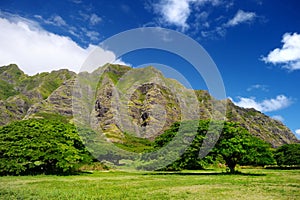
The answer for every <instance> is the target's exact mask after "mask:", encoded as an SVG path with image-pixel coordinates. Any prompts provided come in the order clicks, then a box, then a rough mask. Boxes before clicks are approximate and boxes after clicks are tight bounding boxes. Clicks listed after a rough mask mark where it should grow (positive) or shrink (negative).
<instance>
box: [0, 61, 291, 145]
mask: <svg viewBox="0 0 300 200" xmlns="http://www.w3.org/2000/svg"><path fill="white" fill-rule="evenodd" d="M78 83H80V84H78ZM0 84H1V85H0V86H2V87H3V85H6V86H7V85H9V86H10V87H6V88H8V89H7V90H6V91H4V92H3V91H2V92H1V93H0V97H1V98H0V112H1V113H0V115H1V119H0V124H1V125H3V124H6V123H8V122H10V121H13V120H20V119H23V118H30V117H41V116H42V115H40V113H52V114H58V115H62V116H66V117H67V118H68V119H70V120H72V117H73V116H75V120H78V119H79V120H82V121H84V123H87V124H88V125H91V126H93V127H94V128H96V129H98V130H101V131H102V132H103V133H104V134H105V135H106V137H107V138H109V140H111V141H114V142H122V138H123V137H124V134H123V133H124V132H127V133H132V134H135V135H136V136H138V137H143V138H148V139H150V140H151V139H154V138H155V137H156V136H157V135H159V134H161V133H162V132H163V131H164V130H166V129H167V128H168V127H170V125H171V124H173V123H174V122H176V121H180V120H193V119H212V118H213V119H224V118H226V119H227V120H230V121H236V122H239V123H240V124H241V125H242V126H244V127H245V128H246V129H248V130H249V132H250V133H251V134H253V135H255V136H258V137H260V138H262V139H264V140H265V141H267V142H269V143H271V144H272V145H273V146H274V147H277V146H280V145H282V144H286V143H294V142H297V139H296V137H295V136H294V134H293V133H292V132H291V131H290V130H289V129H288V128H287V127H286V126H284V124H282V123H281V122H279V121H277V120H274V119H271V118H270V117H268V116H266V115H264V114H263V113H260V112H258V111H256V110H254V109H244V108H240V107H237V106H235V105H234V104H233V103H232V102H231V101H230V100H222V101H219V100H215V99H214V98H213V97H211V96H210V95H209V93H208V92H207V91H203V90H196V91H193V90H189V89H186V88H185V87H184V86H182V85H181V84H179V83H178V82H177V81H175V80H172V79H168V78H165V77H164V76H163V75H162V73H161V72H160V71H158V70H156V69H155V68H153V67H147V68H143V69H132V68H130V67H126V66H121V65H106V66H104V67H102V68H100V69H98V70H96V71H95V72H93V73H91V74H89V73H80V74H79V75H78V76H77V79H76V81H75V74H74V73H72V72H69V71H67V70H60V71H56V72H51V73H42V74H38V75H35V76H33V77H29V76H27V75H25V74H24V73H23V72H22V71H21V70H19V69H18V68H17V66H15V65H10V66H6V67H1V68H0ZM78 87H79V88H78ZM74 88H75V89H74ZM72 97H73V99H72ZM72 100H73V102H75V103H74V104H73V107H72ZM74 105H75V106H74ZM225 108H227V109H226V113H225ZM76 116H77V117H76Z"/></svg>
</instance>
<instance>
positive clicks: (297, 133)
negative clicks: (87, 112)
mask: <svg viewBox="0 0 300 200" xmlns="http://www.w3.org/2000/svg"><path fill="white" fill-rule="evenodd" d="M295 133H296V136H297V137H298V138H300V129H297V130H295Z"/></svg>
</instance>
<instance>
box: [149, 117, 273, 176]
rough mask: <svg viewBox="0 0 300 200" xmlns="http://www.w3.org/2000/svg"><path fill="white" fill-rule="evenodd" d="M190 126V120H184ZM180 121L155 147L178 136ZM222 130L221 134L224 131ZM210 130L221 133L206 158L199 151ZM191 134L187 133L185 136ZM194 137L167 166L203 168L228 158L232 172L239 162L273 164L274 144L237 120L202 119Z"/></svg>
mask: <svg viewBox="0 0 300 200" xmlns="http://www.w3.org/2000/svg"><path fill="white" fill-rule="evenodd" d="M184 124H185V126H188V124H189V123H188V122H186V123H184ZM179 127H180V124H179V123H175V124H174V125H173V126H172V127H171V129H169V130H167V131H165V132H164V133H163V134H162V135H160V136H159V137H158V138H156V140H155V147H156V148H161V147H163V146H164V145H166V144H167V143H168V142H170V141H171V140H172V138H174V137H175V136H176V134H177V132H178V130H179ZM220 129H221V134H220V131H219V130H220ZM208 133H210V136H217V135H219V134H220V137H219V140H218V141H217V143H216V144H215V146H214V148H213V149H212V150H211V152H210V153H209V154H208V155H207V156H206V157H204V158H202V159H200V158H199V151H200V148H201V146H202V143H203V141H204V139H205V138H206V137H207V135H208ZM186 136H187V137H188V135H185V134H184V133H183V138H185V137H186ZM190 139H192V140H191V142H190V145H189V146H188V148H187V149H186V151H185V152H184V153H183V154H182V155H181V156H180V158H178V159H177V160H176V161H175V162H173V163H171V164H170V165H168V166H167V167H166V168H164V169H171V170H181V169H201V168H203V167H204V166H205V165H206V164H207V163H213V162H214V161H216V160H220V157H221V158H222V159H223V160H224V161H225V164H226V165H227V166H228V168H229V170H230V172H231V173H234V172H235V167H236V165H237V164H243V165H265V164H273V163H274V159H273V155H272V151H271V147H270V145H269V144H268V143H266V142H264V141H263V140H261V139H259V138H257V137H254V136H252V135H251V134H250V133H248V131H247V130H246V129H244V128H243V127H241V126H240V125H238V124H237V123H233V122H220V121H210V120H200V121H199V124H198V129H197V134H196V135H195V136H194V137H193V138H190Z"/></svg>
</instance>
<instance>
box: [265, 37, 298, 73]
mask: <svg viewBox="0 0 300 200" xmlns="http://www.w3.org/2000/svg"><path fill="white" fill-rule="evenodd" d="M281 42H282V43H283V45H282V47H281V48H276V49H274V50H272V51H271V52H270V53H269V54H268V56H266V57H263V58H262V60H263V61H264V62H265V63H272V64H274V65H277V64H280V65H282V67H283V68H286V69H289V70H291V71H293V70H299V69H300V34H298V33H293V34H292V33H285V34H284V35H283V37H282V41H281Z"/></svg>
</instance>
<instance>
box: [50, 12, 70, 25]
mask: <svg viewBox="0 0 300 200" xmlns="http://www.w3.org/2000/svg"><path fill="white" fill-rule="evenodd" d="M49 20H50V21H49V22H50V23H52V24H54V25H56V26H67V23H66V22H65V20H64V19H63V18H62V17H61V16H59V15H54V16H53V17H51V18H50V19H49Z"/></svg>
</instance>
